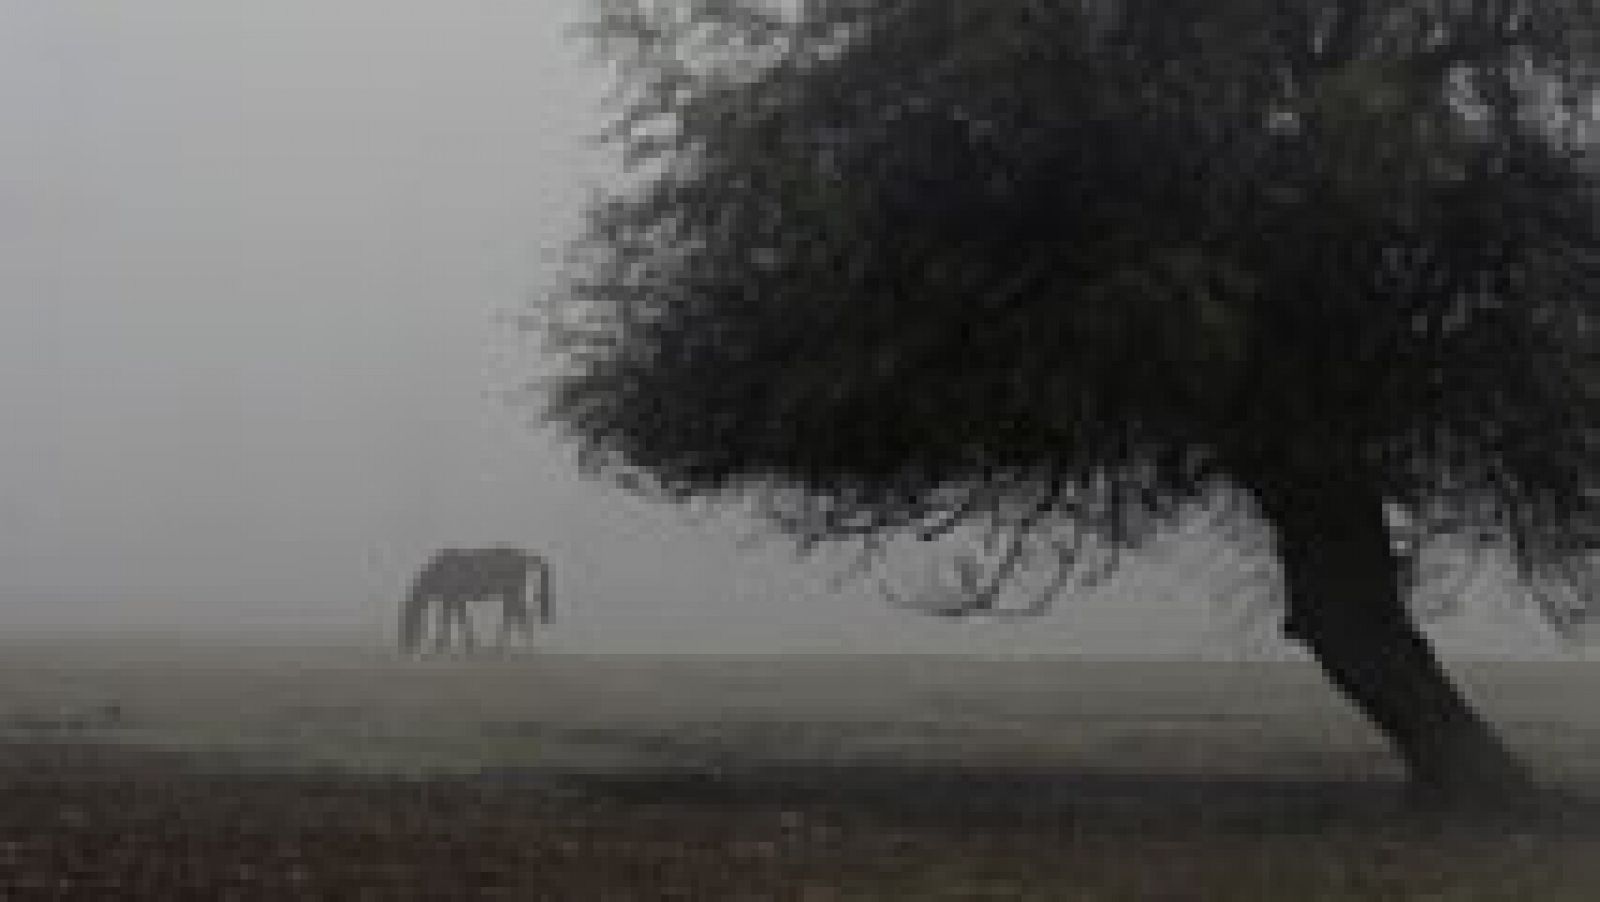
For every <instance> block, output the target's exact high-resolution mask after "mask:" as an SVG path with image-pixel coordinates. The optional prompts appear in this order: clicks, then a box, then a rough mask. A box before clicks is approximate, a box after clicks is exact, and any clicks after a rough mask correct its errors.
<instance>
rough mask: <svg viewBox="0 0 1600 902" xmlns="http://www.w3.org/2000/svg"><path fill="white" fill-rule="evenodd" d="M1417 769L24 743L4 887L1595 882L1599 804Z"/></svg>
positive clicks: (913, 888)
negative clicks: (521, 765) (1230, 779)
mask: <svg viewBox="0 0 1600 902" xmlns="http://www.w3.org/2000/svg"><path fill="white" fill-rule="evenodd" d="M1394 789H1395V787H1393V786H1392V785H1384V784H1369V785H1353V784H1323V785H1318V784H1309V783H1304V782H1298V783H1281V784H1274V783H1270V782H1246V783H1243V784H1230V783H1227V782H1216V781H1185V780H1179V779H1172V778H1169V779H1166V780H1161V779H1139V778H1134V777H1129V778H1121V779H1119V778H1115V777H1112V776H1107V775H1101V776H1099V777H1086V778H1082V779H1077V780H1073V779H1071V778H1067V777H1060V776H1055V777H1052V776H1049V775H1042V774H1028V773H1011V774H997V773H992V772H985V773H973V774H961V773H958V772H933V771H917V770H912V771H909V772H900V771H893V770H888V769H879V770H873V769H870V768H862V767H850V768H845V769H842V770H836V771H827V770H812V771H806V770H790V771H785V772H781V773H780V772H752V773H748V774H742V775H741V774H721V775H716V774H692V773H679V774H657V775H653V776H652V775H648V774H644V775H631V776H628V777H626V778H623V777H617V776H612V777H605V778H602V777H593V778H578V777H574V778H572V779H569V780H566V781H561V780H551V779H548V778H547V777H539V778H532V777H529V778H527V779H518V778H517V777H516V776H515V775H505V774H503V775H499V776H493V775H489V776H478V777H471V778H466V777H430V778H427V779H404V778H397V777H370V776H350V775H335V774H307V773H289V772H286V771H284V772H273V771H260V770H256V771H250V770H241V769H238V768H236V767H230V766H223V765H220V764H218V763H216V762H210V763H208V762H205V761H202V760H200V759H196V758H194V757H182V756H178V755H174V754H170V753H155V752H146V751H138V750H133V749H127V748H116V747H109V746H95V745H89V744H41V743H27V744H20V743H12V744H8V745H5V746H0V798H3V799H4V800H5V801H4V804H3V805H0V898H3V899H6V900H28V899H162V900H175V902H176V900H183V899H207V900H214V899H273V900H284V899H469V898H510V899H559V900H590V899H593V900H609V899H616V900H624V899H695V900H701V899H707V900H711V899H796V900H826V899H930V898H931V899H940V898H943V899H1041V900H1043V899H1053V900H1054V899H1088V900H1099V899H1129V900H1132V899H1139V900H1183V899H1217V900H1236V899H1263V900H1265V899H1290V898H1295V899H1411V898H1430V899H1455V898H1470V899H1520V900H1528V899H1540V900H1561V899H1572V900H1578V899H1592V898H1596V895H1595V892H1596V890H1597V888H1600V855H1596V853H1597V852H1600V829H1596V825H1600V820H1596V819H1595V818H1593V817H1591V816H1583V817H1578V816H1576V815H1573V816H1569V817H1563V818H1552V817H1551V816H1549V815H1540V816H1539V817H1538V818H1534V819H1530V818H1528V817H1521V818H1513V819H1498V818H1496V819H1489V818H1473V819H1468V820H1461V819H1455V820H1452V821H1450V822H1440V821H1436V820H1426V819H1418V818H1408V817H1404V816H1401V815H1400V814H1399V813H1398V812H1397V810H1396V808H1395V803H1396V799H1397V797H1396V795H1395V793H1394Z"/></svg>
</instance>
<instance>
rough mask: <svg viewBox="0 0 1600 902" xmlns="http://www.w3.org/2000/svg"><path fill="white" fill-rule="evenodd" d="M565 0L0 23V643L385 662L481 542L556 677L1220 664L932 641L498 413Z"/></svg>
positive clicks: (1461, 640) (1115, 637)
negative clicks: (1045, 663) (1066, 661)
mask: <svg viewBox="0 0 1600 902" xmlns="http://www.w3.org/2000/svg"><path fill="white" fill-rule="evenodd" d="M585 7H586V4H584V3H582V2H579V0H540V2H536V3H529V2H513V0H500V2H492V0H473V2H450V3H443V2H437V0H340V2H337V3H328V2H325V0H274V2H272V3H250V4H236V3H235V4H218V3H216V2H214V0H93V2H90V0H0V130H3V133H4V134H5V135H6V136H7V139H6V141H5V142H4V143H0V421H3V422H4V424H5V427H6V428H5V432H4V435H5V452H4V454H3V455H0V536H3V541H0V630H8V631H18V630H30V629H84V630H89V629H94V630H102V631H107V630H109V631H124V632H127V631H141V630H142V631H150V632H155V633H158V634H159V633H163V632H170V633H172V634H175V635H177V634H184V633H186V632H187V631H215V630H235V629H239V630H249V631H258V632H260V633H262V634H267V633H273V632H295V633H297V634H301V635H329V636H334V635H337V636H341V637H364V638H365V639H370V640H372V641H386V640H384V638H383V637H384V636H385V635H387V634H386V632H385V631H386V630H388V628H389V627H390V626H391V621H392V620H393V616H392V615H393V609H394V605H395V602H396V600H397V598H398V595H399V593H400V592H401V590H402V588H403V586H404V584H405V582H406V579H407V577H408V574H409V573H410V571H412V570H413V569H414V568H415V567H416V566H417V565H418V564H419V563H420V561H421V559H422V558H423V557H425V556H426V554H427V553H428V552H429V550H430V549H432V548H435V547H439V546H442V545H460V544H472V543H481V542H500V541H505V542H513V543H516V544H519V545H525V546H528V547H531V548H537V549H539V550H541V551H543V552H545V553H546V554H547V555H548V557H549V558H550V559H551V561H552V563H553V565H554V568H555V574H556V582H557V595H558V599H557V601H558V606H559V610H560V617H561V619H560V621H559V623H558V624H557V626H556V627H555V628H554V629H553V630H552V631H551V632H550V633H549V635H548V636H547V637H546V640H545V641H547V642H548V643H549V644H550V645H552V646H554V647H558V648H567V649H575V650H609V649H637V650H647V651H674V650H718V651H763V650H786V649H787V650H828V651H839V650H859V651H886V650H916V651H928V650H945V651H963V650H964V651H972V652H978V653H997V652H1004V651H1020V652H1027V653H1033V654H1039V653H1050V652H1054V651H1062V652H1067V651H1093V652H1099V653H1106V654H1187V653H1196V652H1213V651H1216V650H1218V649H1219V648H1221V649H1226V648H1230V647H1232V646H1231V645H1230V643H1232V642H1233V638H1230V635H1234V636H1235V638H1237V633H1238V631H1234V633H1233V634H1230V629H1232V628H1231V626H1230V624H1231V623H1232V621H1231V620H1230V619H1229V618H1230V617H1231V616H1232V615H1231V614H1228V613H1227V612H1226V611H1222V610H1219V609H1218V608H1217V607H1215V606H1211V605H1207V604H1206V603H1205V602H1204V600H1203V599H1201V600H1200V601H1199V603H1196V600H1195V599H1192V598H1186V597H1184V596H1185V593H1186V591H1187V590H1191V589H1193V586H1186V585H1185V584H1184V583H1183V581H1182V579H1181V578H1179V577H1178V576H1177V575H1176V571H1172V572H1166V573H1165V576H1163V574H1162V572H1157V571H1155V570H1153V569H1151V568H1144V569H1143V570H1136V571H1135V572H1133V573H1131V574H1130V575H1129V576H1127V577H1125V578H1124V579H1123V580H1121V581H1120V582H1118V583H1115V584H1113V586H1112V587H1110V588H1109V589H1107V590H1105V591H1103V592H1100V593H1098V594H1096V595H1094V596H1093V597H1088V598H1084V599H1078V600H1074V601H1072V602H1068V603H1065V604H1063V605H1062V606H1061V608H1060V610H1059V612H1058V613H1057V614H1056V615H1054V616H1052V617H1051V618H1049V619H1047V620H1044V621H1037V622H1021V623H1001V624H987V625H967V626H959V625H953V624H948V623H942V622H936V621H932V620H928V619H926V618H919V617H916V616H914V615H910V614H906V613H904V612H899V611H894V610H890V609H889V608H888V607H887V606H886V605H884V604H883V603H882V601H881V600H880V599H879V598H878V597H877V593H876V592H875V591H874V589H873V584H872V583H871V582H867V583H859V584H854V585H848V586H846V587H845V588H844V589H842V590H839V591H834V590H833V588H832V587H831V586H830V585H829V582H828V578H829V577H830V576H832V575H833V574H834V573H835V572H836V571H837V570H838V569H839V567H840V566H841V561H840V560H838V559H836V558H827V559H823V560H821V561H814V562H811V563H809V564H806V563H801V562H798V561H797V560H796V559H795V558H794V557H793V556H792V554H791V553H790V549H789V548H788V547H787V546H784V545H782V544H776V545H773V546H770V547H768V548H765V549H749V548H744V547H741V545H740V544H739V541H738V540H739V539H740V538H741V537H742V536H745V535H747V534H748V533H749V532H750V531H751V529H752V528H754V527H753V524H752V523H751V522H750V521H746V520H742V519H740V518H739V517H738V516H730V517H725V518H723V519H721V520H712V521H709V522H701V521H696V520H694V519H692V518H690V517H688V516H685V514H684V513H683V512H680V511H675V510H668V509H661V508H656V507H652V506H649V505H647V504H644V503H643V502H640V501H638V500H635V499H633V498H630V497H628V496H626V495H624V494H622V493H620V492H618V491H615V490H612V489H610V488H608V487H606V486H604V485H599V484H595V483H590V482H585V481H584V480H582V479H581V478H580V476H579V474H578V473H577V471H576V470H575V469H574V467H573V466H572V464H571V461H570V459H569V456H568V453H567V451H566V450H565V449H564V448H563V446H562V445H561V444H560V443H559V441H558V440H557V437H556V436H553V435H551V434H549V433H547V432H545V431H542V430H540V429H537V428H535V425H534V424H533V423H532V422H531V419H532V411H531V410H529V409H527V408H523V409H520V410H519V409H517V408H515V407H511V406H508V405H507V404H506V403H505V402H504V400H503V399H502V398H501V397H500V393H502V392H504V391H505V390H507V389H510V388H513V387H515V386H516V385H518V384H519V382H520V381H521V380H523V379H524V378H526V377H527V376H528V375H529V374H530V373H532V372H533V371H534V370H536V369H537V368H538V366H539V365H540V361H539V360H538V359H537V351H536V349H535V348H534V346H533V343H532V342H531V341H530V339H528V338H527V337H526V336H521V335H519V334H518V333H517V332H516V331H515V330H514V329H513V328H511V327H510V326H509V325H508V324H507V323H506V322H505V321H504V320H505V315H506V314H508V313H512V312H515V311H517V310H518V309H520V308H522V307H523V306H524V305H525V304H526V303H527V302H528V301H529V300H530V299H531V298H534V297H537V296H539V295H540V294H541V293H543V292H546V291H548V290H550V289H551V288H552V287H554V286H555V285H556V279H557V277H558V275H559V273H558V269H557V264H558V262H559V261H558V258H559V254H560V251H561V249H562V245H563V242H565V241H566V240H567V239H569V238H570V237H571V236H572V235H573V233H574V231H575V229H576V228H577V226H578V224H579V214H580V211H581V209H582V207H583V204H584V202H585V198H586V196H587V195H586V192H587V191H588V189H589V188H591V187H595V186H601V185H604V184H605V182H606V180H607V178H608V177H610V172H611V170H610V169H609V165H608V162H607V160H606V159H605V158H604V157H603V156H602V155H601V154H600V153H599V152H597V151H596V150H595V149H594V148H593V147H592V146H591V145H589V144H588V143H587V142H586V137H587V135H589V134H590V133H592V132H593V131H594V130H595V129H596V128H597V127H598V125H599V124H600V122H601V121H602V115H603V112H602V110H601V109H600V107H599V101H600V98H601V97H602V94H603V87H604V84H603V72H602V71H601V70H599V69H597V68H594V67H592V66H589V65H586V63H585V56H584V52H585V51H584V48H583V47H582V46H581V45H579V44H577V43H575V42H574V41H572V40H571V38H570V35H569V34H568V33H567V31H566V28H567V26H569V25H570V24H571V23H572V22H573V21H574V20H575V18H576V17H577V16H578V15H581V14H582V12H583V11H584V9H585ZM1200 553H1201V554H1204V553H1205V552H1200ZM1491 607H1492V606H1491ZM1451 629H1453V630H1454V632H1450V631H1449V630H1447V633H1449V635H1450V636H1453V637H1455V638H1453V639H1450V641H1453V642H1455V643H1456V646H1455V647H1457V648H1460V649H1466V650H1473V651H1492V652H1511V653H1519V654H1526V653H1535V652H1544V651H1548V650H1549V649H1550V648H1552V647H1553V646H1552V644H1551V642H1550V641H1549V639H1548V637H1547V636H1546V635H1545V634H1544V633H1543V632H1542V631H1541V630H1540V629H1539V628H1538V627H1537V626H1536V625H1534V624H1533V622H1532V621H1531V620H1530V619H1529V618H1526V617H1524V616H1522V615H1520V614H1517V613H1515V612H1512V613H1505V612H1501V613H1495V612H1493V611H1489V612H1488V613H1485V614H1483V615H1481V616H1480V617H1479V618H1478V619H1477V620H1475V621H1473V620H1469V621H1467V622H1464V623H1462V624H1458V625H1456V626H1454V627H1452V628H1451Z"/></svg>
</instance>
